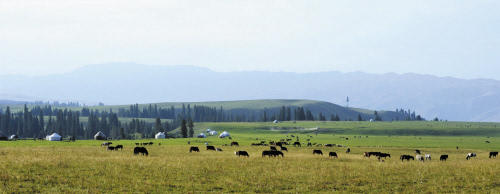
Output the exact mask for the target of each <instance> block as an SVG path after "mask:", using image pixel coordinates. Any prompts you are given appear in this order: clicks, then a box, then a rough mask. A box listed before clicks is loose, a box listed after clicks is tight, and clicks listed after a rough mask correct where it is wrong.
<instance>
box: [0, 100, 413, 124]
mask: <svg viewBox="0 0 500 194" xmlns="http://www.w3.org/2000/svg"><path fill="white" fill-rule="evenodd" d="M183 104H184V105H185V106H187V105H188V104H189V105H190V106H191V107H194V106H195V105H196V106H207V107H214V108H217V109H218V110H219V109H220V108H221V107H222V109H223V110H224V111H225V112H227V113H229V114H233V115H236V114H238V115H246V116H250V115H261V114H263V112H264V109H266V110H267V115H268V116H271V115H277V114H278V113H279V111H280V109H281V108H282V106H285V107H290V108H291V110H292V114H293V109H295V108H297V107H303V108H304V110H306V109H309V110H310V111H311V112H312V114H313V115H314V116H315V117H316V116H318V114H319V113H321V114H323V115H325V117H326V120H330V116H331V115H338V116H339V117H340V120H343V121H344V120H349V119H352V120H357V119H358V115H361V117H362V118H363V119H364V120H370V119H374V118H375V115H374V110H367V109H361V108H351V107H343V106H339V105H336V104H333V103H329V102H324V101H315V100H283V99H270V100H242V101H214V102H161V103H151V104H139V105H138V106H139V110H142V109H144V108H146V109H147V108H148V107H149V106H150V105H152V106H154V105H156V106H157V108H170V107H171V106H173V107H174V108H175V109H176V113H180V112H181V110H182V105H183ZM34 106H35V105H29V106H28V108H29V109H31V108H32V107H34ZM23 107H24V105H14V106H10V109H11V112H12V113H15V112H17V111H21V110H22V109H23ZM0 108H2V109H3V110H5V109H6V105H2V106H0ZM52 108H53V109H54V108H59V109H66V108H67V109H68V110H73V111H81V109H82V107H75V106H56V105H52ZM88 108H90V109H92V110H99V111H110V110H111V111H113V112H118V110H119V109H120V108H122V109H129V108H130V105H111V106H90V107H88ZM377 112H378V115H379V116H380V117H381V118H382V120H384V121H391V120H403V119H404V118H405V117H406V116H405V115H404V114H401V113H396V112H394V111H378V110H377Z"/></svg>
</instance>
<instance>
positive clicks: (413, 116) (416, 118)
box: [396, 108, 425, 121]
mask: <svg viewBox="0 0 500 194" xmlns="http://www.w3.org/2000/svg"><path fill="white" fill-rule="evenodd" d="M396 112H397V113H400V114H403V115H405V118H404V119H403V120H404V121H425V118H423V117H421V116H420V115H417V114H415V111H413V112H411V111H410V109H408V111H405V110H404V109H402V108H401V109H396ZM397 120H399V117H398V118H397Z"/></svg>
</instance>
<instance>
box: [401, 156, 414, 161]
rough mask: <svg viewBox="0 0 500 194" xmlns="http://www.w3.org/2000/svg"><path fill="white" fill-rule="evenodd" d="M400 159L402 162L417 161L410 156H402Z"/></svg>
mask: <svg viewBox="0 0 500 194" xmlns="http://www.w3.org/2000/svg"><path fill="white" fill-rule="evenodd" d="M399 159H401V161H403V160H408V161H410V159H412V160H415V157H413V156H410V155H401V156H400V157H399Z"/></svg>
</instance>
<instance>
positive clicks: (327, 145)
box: [325, 144, 333, 147]
mask: <svg viewBox="0 0 500 194" xmlns="http://www.w3.org/2000/svg"><path fill="white" fill-rule="evenodd" d="M325 147H333V144H325Z"/></svg>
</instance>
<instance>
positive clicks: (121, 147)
mask: <svg viewBox="0 0 500 194" xmlns="http://www.w3.org/2000/svg"><path fill="white" fill-rule="evenodd" d="M118 149H121V151H123V146H122V145H117V146H116V147H115V150H118Z"/></svg>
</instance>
